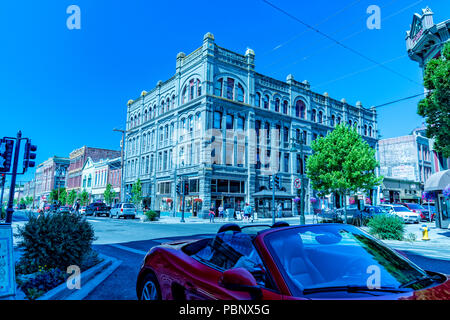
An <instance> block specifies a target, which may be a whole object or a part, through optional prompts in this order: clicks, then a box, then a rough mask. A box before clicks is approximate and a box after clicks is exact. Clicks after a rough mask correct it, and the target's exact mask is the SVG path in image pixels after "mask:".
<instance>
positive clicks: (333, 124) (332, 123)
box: [331, 114, 336, 127]
mask: <svg viewBox="0 0 450 320" xmlns="http://www.w3.org/2000/svg"><path fill="white" fill-rule="evenodd" d="M335 118H336V117H335V116H334V114H333V115H332V116H331V126H332V127H334V126H336V119H335Z"/></svg>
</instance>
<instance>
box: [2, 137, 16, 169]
mask: <svg viewBox="0 0 450 320" xmlns="http://www.w3.org/2000/svg"><path fill="white" fill-rule="evenodd" d="M13 151H14V140H9V139H6V138H3V139H0V172H9V170H10V169H11V164H12V161H11V160H12V155H13Z"/></svg>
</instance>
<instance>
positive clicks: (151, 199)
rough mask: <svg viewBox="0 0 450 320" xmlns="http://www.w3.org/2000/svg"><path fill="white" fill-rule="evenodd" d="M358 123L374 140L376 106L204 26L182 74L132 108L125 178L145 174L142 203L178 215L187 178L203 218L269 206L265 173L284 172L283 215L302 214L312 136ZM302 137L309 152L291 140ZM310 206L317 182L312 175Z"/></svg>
mask: <svg viewBox="0 0 450 320" xmlns="http://www.w3.org/2000/svg"><path fill="white" fill-rule="evenodd" d="M339 123H347V124H349V125H351V126H354V127H355V128H356V129H357V131H358V132H359V133H360V134H361V136H363V138H364V139H365V140H366V141H367V142H368V143H369V145H371V146H372V147H373V148H376V145H377V122H376V112H375V109H367V108H364V107H363V106H362V104H361V103H360V102H358V103H357V104H356V106H352V105H349V104H347V103H346V101H345V99H342V100H341V101H338V100H335V99H332V98H330V97H329V96H328V94H326V93H325V94H323V95H322V94H318V93H315V92H313V91H311V90H310V85H309V83H308V82H307V81H303V82H298V81H296V80H295V79H294V77H293V76H292V75H288V76H287V79H286V81H285V82H284V81H280V80H276V79H273V78H270V77H268V76H265V75H262V74H259V73H257V72H256V71H255V54H254V52H253V50H251V49H248V50H247V51H246V53H245V55H242V54H238V53H235V52H232V51H230V50H227V49H225V48H222V47H220V46H218V45H217V44H216V43H215V40H214V36H213V35H212V34H210V33H207V34H206V35H205V36H204V40H203V45H202V46H201V47H200V48H198V49H197V50H195V51H194V52H193V53H191V54H189V55H187V56H186V55H185V54H184V53H179V54H178V55H177V60H176V73H175V75H174V76H173V77H172V78H170V79H169V80H167V81H165V82H162V81H159V82H158V84H157V86H156V87H155V88H154V89H153V90H151V91H149V92H146V91H143V92H142V93H141V96H140V97H139V98H137V99H136V100H134V101H133V100H130V101H129V102H128V108H127V134H126V139H125V147H124V154H125V155H124V163H125V165H124V184H125V189H126V193H127V194H128V195H129V194H130V192H131V189H132V185H133V184H134V183H136V181H137V180H138V179H140V181H141V183H142V186H143V188H142V191H143V193H142V196H143V197H144V200H143V204H144V206H147V207H149V208H151V209H154V210H161V214H173V215H180V211H181V208H182V206H181V197H180V196H179V195H178V194H177V192H176V185H177V183H178V181H179V180H180V179H183V180H185V181H187V183H188V185H189V193H188V195H186V199H185V210H186V215H187V216H189V215H192V216H198V217H203V218H204V217H206V216H207V215H208V211H209V208H211V207H215V208H217V207H218V206H220V205H222V206H225V207H230V208H234V209H235V210H240V209H242V207H243V206H244V204H245V203H249V204H251V205H252V206H253V207H254V208H255V209H256V211H257V212H258V215H259V216H268V215H270V214H271V208H270V205H271V196H268V195H267V194H268V190H269V177H270V175H272V174H274V173H277V172H279V173H280V175H281V177H282V179H281V186H282V188H281V190H279V191H277V193H276V200H277V202H281V203H282V204H283V208H284V214H285V215H292V214H296V210H294V208H293V206H292V199H293V198H294V197H295V196H296V189H294V186H293V181H294V180H295V179H296V178H298V177H299V175H300V174H302V173H303V170H304V169H303V168H304V163H305V159H306V158H307V157H308V155H310V154H311V149H310V144H311V141H312V140H314V139H316V138H317V137H320V136H325V135H326V134H327V133H328V132H330V131H331V130H333V128H334V127H335V125H336V124H339ZM302 136H304V137H305V143H304V145H303V158H302V157H301V155H300V154H301V153H300V150H298V149H297V151H296V152H293V151H292V150H291V148H292V147H293V144H292V139H300V138H301V137H302ZM306 189H307V192H306V193H307V194H306V204H307V208H306V210H307V211H310V210H311V208H310V207H309V206H310V201H308V200H309V199H310V198H311V197H314V196H315V192H314V190H312V189H311V188H310V186H309V183H308V184H306Z"/></svg>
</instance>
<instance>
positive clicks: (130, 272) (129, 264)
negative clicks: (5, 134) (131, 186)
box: [86, 217, 450, 300]
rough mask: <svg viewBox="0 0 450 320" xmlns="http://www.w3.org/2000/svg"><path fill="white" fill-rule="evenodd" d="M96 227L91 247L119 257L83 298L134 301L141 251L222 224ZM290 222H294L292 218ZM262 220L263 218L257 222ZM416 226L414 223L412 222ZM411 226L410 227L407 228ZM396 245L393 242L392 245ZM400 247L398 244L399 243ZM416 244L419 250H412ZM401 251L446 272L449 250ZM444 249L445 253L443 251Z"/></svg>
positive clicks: (107, 222) (105, 222) (101, 223)
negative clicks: (112, 269) (106, 275)
mask: <svg viewBox="0 0 450 320" xmlns="http://www.w3.org/2000/svg"><path fill="white" fill-rule="evenodd" d="M88 220H89V221H91V222H92V224H93V225H94V228H95V230H96V234H97V236H98V239H97V240H96V242H95V249H96V250H98V251H99V252H100V253H103V254H105V255H108V256H111V257H114V258H117V259H120V260H122V261H123V262H122V264H121V265H120V266H119V268H118V269H117V270H116V271H115V272H114V273H113V274H112V275H111V276H110V277H108V278H107V279H106V280H105V281H104V282H103V283H102V284H101V285H100V286H99V287H97V288H96V289H95V290H94V291H93V292H92V293H91V294H90V295H89V296H88V297H87V298H86V299H87V300H99V299H100V300H101V299H111V300H130V299H131V300H134V299H136V291H135V285H136V278H137V273H138V271H139V267H140V265H141V262H142V259H143V257H144V255H145V253H146V252H147V251H148V250H149V249H150V248H151V247H153V246H155V245H157V244H159V243H161V242H164V241H167V240H170V239H176V238H179V237H183V238H185V237H187V236H191V235H194V234H208V233H215V232H217V230H218V228H219V227H220V225H221V224H222V223H215V224H209V223H200V222H198V223H186V224H180V223H173V224H169V223H157V224H155V223H142V222H139V221H138V220H134V221H131V220H115V219H114V220H112V219H108V218H91V217H89V218H88ZM283 220H291V221H289V222H290V223H291V224H296V223H298V221H297V218H295V219H283ZM260 222H265V221H260ZM415 227H417V225H415ZM411 228H412V227H411ZM397 247H399V245H398V244H395V248H397ZM400 247H401V246H400ZM414 247H419V248H420V249H419V250H413V249H414ZM401 249H402V251H403V253H404V254H406V256H407V257H408V258H410V259H411V260H412V261H413V262H414V263H416V264H417V265H419V266H421V267H423V268H425V269H427V270H431V271H438V272H443V273H450V251H446V250H444V249H443V248H434V249H433V248H431V247H430V248H423V244H422V243H420V242H419V243H416V244H411V245H410V244H403V247H401ZM447 252H448V254H447Z"/></svg>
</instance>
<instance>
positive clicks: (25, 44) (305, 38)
mask: <svg viewBox="0 0 450 320" xmlns="http://www.w3.org/2000/svg"><path fill="white" fill-rule="evenodd" d="M272 1H273V3H274V4H276V5H277V6H279V7H281V8H283V9H284V10H286V11H288V12H289V13H291V14H292V15H294V16H296V17H298V18H299V19H302V20H303V21H305V22H306V23H308V24H310V25H317V24H318V25H317V28H318V29H320V30H321V31H323V32H325V33H327V34H330V35H331V36H333V37H334V38H336V39H338V40H340V41H342V42H343V43H344V44H345V45H347V46H349V47H352V48H354V49H355V50H358V51H359V52H362V53H364V54H365V55H367V56H369V57H370V58H372V59H374V60H376V61H378V62H382V63H383V62H386V61H391V62H389V63H387V64H386V66H388V67H390V68H392V69H395V70H396V71H397V72H399V73H401V74H403V75H404V76H405V77H408V78H410V79H412V80H414V81H416V82H419V83H420V82H421V71H420V69H419V66H418V64H417V63H415V62H413V61H411V60H409V58H408V57H407V55H406V45H405V31H406V30H408V29H409V27H410V24H411V21H412V16H413V13H415V12H421V11H420V10H421V9H422V8H425V7H426V6H427V5H428V6H429V7H430V8H431V9H432V10H433V12H434V13H435V15H434V20H435V22H441V21H443V20H445V19H448V18H449V13H450V1H445V0H427V1H425V0H422V1H421V0H383V1H377V0H360V1H358V0H342V1H325V0H315V1H303V0H302V1H292V0H291V1H287V0H272ZM72 4H75V5H78V6H79V7H80V9H81V30H69V29H68V28H67V27H66V20H67V18H68V17H69V14H67V13H66V9H67V7H68V6H69V5H72ZM369 5H378V6H379V7H380V8H381V19H382V22H381V29H380V30H369V29H367V27H366V20H367V18H368V17H369V15H368V14H367V13H366V9H367V7H368V6H369ZM206 32H211V33H213V34H214V36H215V39H216V42H217V43H218V44H219V45H220V46H222V47H225V48H228V49H231V50H233V51H236V52H240V53H244V52H245V50H246V48H247V47H250V48H252V49H253V50H254V51H255V53H256V70H257V72H260V73H263V74H266V75H269V76H272V77H274V78H277V79H280V80H285V79H286V76H287V75H288V74H289V73H291V74H293V75H294V77H295V79H296V80H299V81H302V80H305V79H307V80H308V81H309V82H310V84H311V87H312V89H313V90H314V91H317V92H319V93H323V92H328V93H329V94H330V96H331V97H333V98H336V99H339V100H340V99H341V98H346V100H347V101H348V102H349V103H352V104H354V103H356V101H358V100H361V101H362V103H363V105H364V106H365V107H370V106H372V105H379V104H382V103H385V102H389V101H392V100H396V99H399V98H403V97H407V96H411V95H414V94H418V93H421V92H423V88H422V87H421V86H420V85H417V84H415V83H413V82H410V81H408V80H406V79H404V78H402V77H399V76H398V75H395V74H393V73H390V72H388V71H386V70H385V69H382V68H380V67H375V68H370V67H372V66H373V64H372V63H371V62H369V61H367V60H364V59H363V58H361V57H359V56H357V55H355V54H353V53H351V52H350V51H348V50H346V49H344V48H342V47H339V46H335V45H334V46H333V43H332V42H331V41H330V40H327V39H325V38H324V37H322V36H321V35H319V34H317V33H315V32H310V31H308V29H307V28H305V27H304V26H303V25H301V24H300V23H298V22H296V21H294V20H292V19H290V18H289V17H287V16H286V15H283V14H282V13H280V12H278V11H276V10H274V9H273V8H272V7H270V6H268V5H267V4H266V3H264V2H263V1H261V0H246V1H237V0H228V1H163V2H156V1H144V0H128V1H126V2H124V1H106V0H98V1H97V0H96V1H93V0H70V1H63V0H58V1H49V0H48V1H21V0H15V1H2V2H1V4H0V37H1V43H2V50H0V108H1V109H0V110H1V114H2V115H3V117H2V125H1V128H2V130H1V133H0V135H1V136H12V135H15V134H16V132H17V130H19V129H21V130H22V132H23V135H24V136H26V137H29V138H31V139H32V141H33V143H34V144H36V145H38V157H37V163H40V162H42V161H44V160H46V159H47V158H49V157H51V156H53V155H58V156H68V154H69V153H70V152H71V151H72V150H73V149H75V148H78V147H81V146H83V145H88V146H92V147H102V148H112V149H117V150H118V149H119V141H120V134H118V133H115V132H113V131H112V129H113V128H114V127H122V128H124V126H125V116H126V102H127V101H128V100H129V99H130V98H136V97H138V96H139V94H140V92H141V91H142V90H147V91H149V90H151V89H152V88H153V87H154V86H155V85H156V83H157V82H158V80H166V79H168V78H170V77H171V76H172V75H173V74H174V72H175V58H176V55H177V53H178V52H180V51H183V52H185V53H186V54H188V53H190V52H192V51H193V50H195V49H196V48H198V47H199V46H201V44H202V40H203V35H204V34H205V33H206ZM364 70H365V71H364ZM418 100H419V98H416V99H411V100H408V101H404V102H401V103H397V104H393V105H389V106H386V107H382V108H380V109H379V110H378V112H379V113H378V115H379V116H378V121H379V128H380V130H381V135H382V137H383V138H387V137H393V136H399V135H405V134H409V133H410V131H411V130H412V129H413V128H414V127H417V126H419V125H421V123H422V122H423V120H422V119H421V117H419V116H418V115H417V114H416V105H417V102H418ZM30 176H31V174H28V175H26V176H25V177H21V178H20V179H22V180H24V179H27V178H28V177H30Z"/></svg>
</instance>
